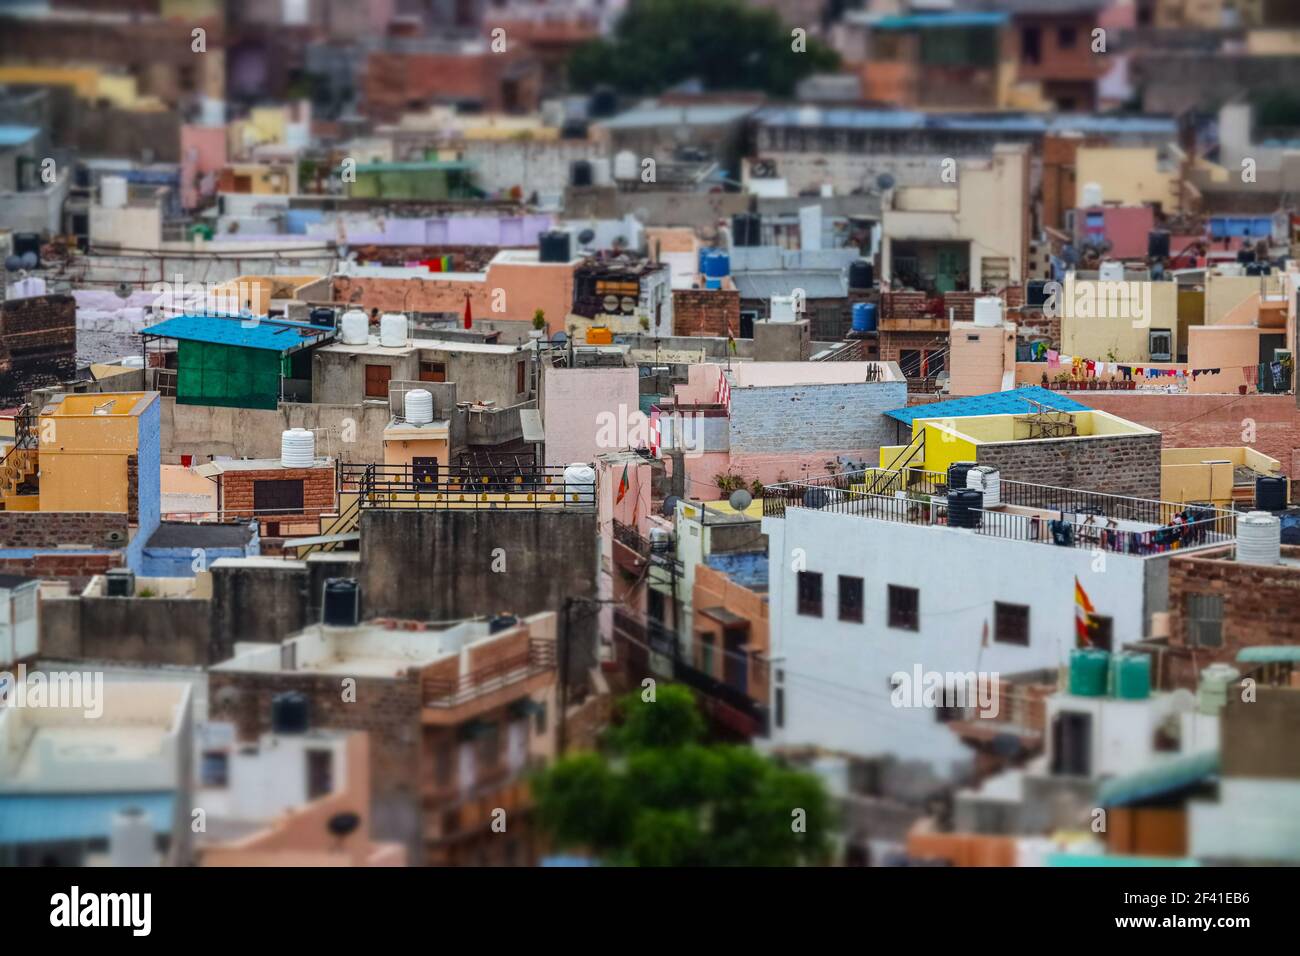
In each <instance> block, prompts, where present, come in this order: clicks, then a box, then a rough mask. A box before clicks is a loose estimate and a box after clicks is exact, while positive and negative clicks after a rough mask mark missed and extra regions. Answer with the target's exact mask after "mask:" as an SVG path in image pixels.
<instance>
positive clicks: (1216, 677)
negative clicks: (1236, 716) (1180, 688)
mask: <svg viewBox="0 0 1300 956" xmlns="http://www.w3.org/2000/svg"><path fill="white" fill-rule="evenodd" d="M1240 679H1241V671H1239V670H1237V668H1235V667H1233V666H1232V665H1231V664H1222V663H1220V664H1211V665H1210V666H1209V667H1207V668H1205V669H1204V670H1203V671H1201V679H1200V683H1198V684H1197V687H1196V705H1197V710H1199V711H1200V712H1201V713H1202V714H1217V713H1218V712H1219V711H1221V710H1222V709H1223V705H1224V704H1226V703H1227V702H1228V688H1230V687H1231V686H1232V685H1233V684H1235V683H1236V682H1237V681H1239V680H1240Z"/></svg>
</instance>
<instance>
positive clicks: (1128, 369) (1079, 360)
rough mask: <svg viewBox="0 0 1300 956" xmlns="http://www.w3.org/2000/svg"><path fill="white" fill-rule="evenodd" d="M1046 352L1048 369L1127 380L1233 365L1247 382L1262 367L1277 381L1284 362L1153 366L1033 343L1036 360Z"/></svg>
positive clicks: (1195, 373)
mask: <svg viewBox="0 0 1300 956" xmlns="http://www.w3.org/2000/svg"><path fill="white" fill-rule="evenodd" d="M1044 355H1045V356H1046V358H1047V367H1048V368H1049V369H1059V368H1063V367H1066V366H1068V367H1069V368H1070V370H1071V371H1072V373H1073V374H1074V375H1075V376H1076V377H1078V378H1093V377H1096V378H1100V377H1101V376H1103V375H1105V374H1106V372H1107V371H1108V370H1113V371H1114V372H1115V373H1116V374H1118V375H1120V376H1121V377H1122V378H1123V379H1124V380H1125V381H1130V380H1132V379H1133V378H1134V377H1137V378H1187V377H1188V376H1189V375H1190V376H1191V379H1192V381H1196V379H1197V377H1199V376H1201V375H1221V374H1223V373H1224V372H1225V371H1230V370H1232V369H1234V368H1236V369H1240V370H1241V374H1242V377H1243V378H1244V379H1245V381H1246V384H1247V385H1256V384H1258V383H1259V377H1260V373H1261V371H1262V370H1264V369H1267V370H1268V372H1269V373H1270V374H1271V375H1272V377H1273V379H1274V381H1275V382H1277V381H1281V380H1282V373H1283V367H1284V364H1285V363H1284V362H1282V361H1279V362H1261V363H1259V364H1255V365H1227V366H1224V365H1220V366H1214V367H1208V368H1191V369H1188V368H1152V367H1150V366H1148V365H1138V364H1137V363H1134V362H1115V361H1110V360H1101V359H1090V358H1085V357H1083V356H1081V355H1067V354H1065V353H1064V352H1059V351H1057V350H1056V349H1049V348H1047V347H1046V346H1045V345H1044V344H1043V343H1042V342H1035V343H1034V344H1033V356H1034V358H1035V360H1039V359H1040V357H1042V356H1044Z"/></svg>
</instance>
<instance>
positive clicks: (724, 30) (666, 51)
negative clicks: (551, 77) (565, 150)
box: [569, 0, 839, 96]
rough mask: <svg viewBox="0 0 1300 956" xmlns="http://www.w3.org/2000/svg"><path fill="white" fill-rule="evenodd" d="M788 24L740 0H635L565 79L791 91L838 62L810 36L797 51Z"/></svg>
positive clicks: (633, 86)
mask: <svg viewBox="0 0 1300 956" xmlns="http://www.w3.org/2000/svg"><path fill="white" fill-rule="evenodd" d="M793 29H794V27H786V26H785V25H783V24H782V22H781V18H780V17H779V16H778V15H777V14H776V13H774V12H772V11H771V10H755V9H752V8H750V7H748V6H746V5H745V4H744V3H742V2H741V0H633V2H632V3H631V4H630V5H629V7H628V9H627V11H626V12H625V13H624V14H623V16H622V18H621V19H620V20H619V22H618V25H617V26H616V27H615V30H614V34H613V36H612V37H611V38H609V39H604V38H602V39H599V40H593V41H591V42H590V43H586V44H584V45H583V46H581V47H579V48H578V49H577V50H575V51H574V53H573V56H572V58H571V59H570V61H569V78H570V80H571V82H572V84H573V86H574V88H575V89H591V88H593V87H595V86H600V85H608V86H612V87H614V89H616V90H618V91H620V92H623V93H632V94H651V93H658V92H660V91H661V90H664V89H667V88H668V87H670V86H673V85H675V84H677V83H680V82H682V81H683V80H687V79H691V78H697V79H699V80H700V81H701V82H702V83H703V84H704V85H705V87H706V88H708V89H711V90H719V89H747V90H762V91H763V92H766V93H770V94H773V95H776V96H788V95H790V94H791V93H793V92H794V87H795V84H796V83H797V82H798V81H799V80H801V79H803V78H804V77H806V76H809V75H810V74H813V73H819V72H826V71H827V70H834V69H836V68H837V67H838V65H839V57H838V56H837V55H836V54H835V52H834V51H833V50H831V49H830V48H829V47H827V46H824V45H823V44H821V43H818V42H817V41H815V40H812V39H810V38H809V39H806V40H805V41H804V46H805V47H806V48H805V49H804V50H803V51H802V52H797V51H796V50H795V49H794V46H795V38H794V36H793V35H792V31H793Z"/></svg>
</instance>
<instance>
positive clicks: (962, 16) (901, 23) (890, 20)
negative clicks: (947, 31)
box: [872, 12, 1011, 30]
mask: <svg viewBox="0 0 1300 956" xmlns="http://www.w3.org/2000/svg"><path fill="white" fill-rule="evenodd" d="M1009 19H1011V18H1010V15H1008V14H1006V13H997V12H991V13H978V12H975V13H903V14H896V15H892V16H887V17H882V18H881V19H879V20H877V21H876V22H875V23H873V24H872V26H873V27H874V28H875V29H877V30H916V29H922V30H924V29H934V28H936V27H938V28H942V27H996V26H1001V25H1002V24H1004V23H1006V22H1007V20H1009Z"/></svg>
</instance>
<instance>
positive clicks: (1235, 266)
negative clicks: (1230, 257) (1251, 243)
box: [1219, 262, 1246, 276]
mask: <svg viewBox="0 0 1300 956" xmlns="http://www.w3.org/2000/svg"><path fill="white" fill-rule="evenodd" d="M1245 274H1246V267H1245V266H1244V265H1242V264H1241V263H1240V262H1225V263H1224V264H1223V265H1221V266H1219V275H1221V276H1244V275H1245Z"/></svg>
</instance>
